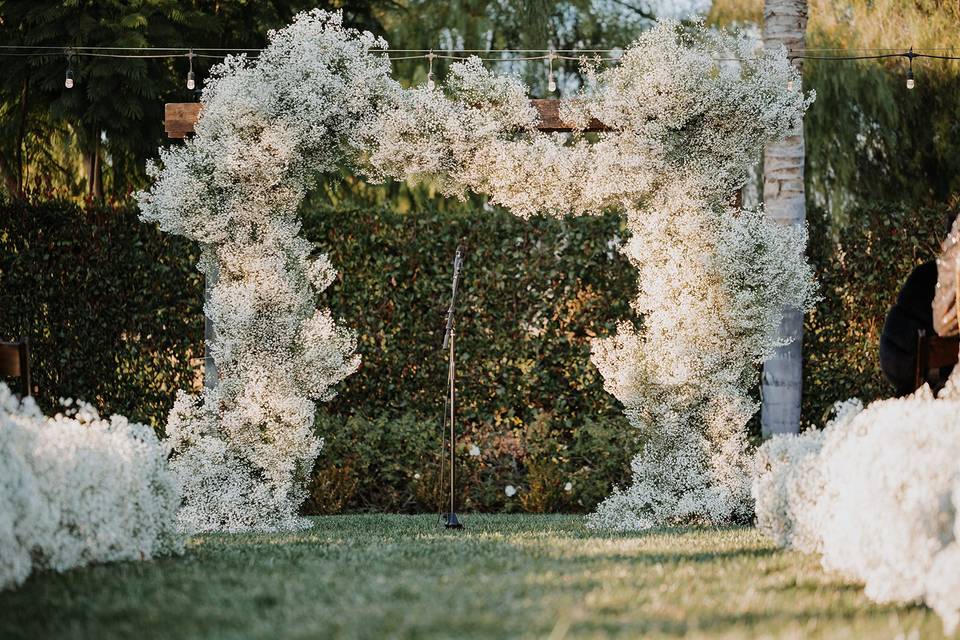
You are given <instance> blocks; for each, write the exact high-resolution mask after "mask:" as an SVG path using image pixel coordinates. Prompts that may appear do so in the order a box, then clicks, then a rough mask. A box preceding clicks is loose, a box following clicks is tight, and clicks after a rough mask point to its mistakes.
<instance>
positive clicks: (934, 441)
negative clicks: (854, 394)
mask: <svg viewBox="0 0 960 640" xmlns="http://www.w3.org/2000/svg"><path fill="white" fill-rule="evenodd" d="M753 495H754V498H755V499H756V513H757V526H758V528H759V529H760V530H761V531H763V532H764V533H766V534H767V535H768V536H769V537H770V538H771V539H772V540H774V541H775V542H776V543H778V544H780V545H782V546H786V547H791V548H795V549H799V550H801V551H804V552H807V553H819V554H821V555H822V563H823V566H824V568H826V569H828V570H831V571H835V572H838V573H840V574H842V575H843V576H846V577H848V578H850V579H852V580H856V581H858V582H862V583H863V584H864V588H865V592H866V595H867V596H868V597H869V598H871V599H872V600H875V601H876V602H880V603H888V602H925V603H926V604H927V605H929V606H930V607H932V608H933V609H934V610H935V611H936V612H937V613H938V614H939V615H940V616H941V617H942V618H943V622H944V627H945V629H946V632H947V633H953V631H954V630H955V629H956V628H957V625H958V622H960V518H958V517H957V514H958V511H960V385H958V384H957V380H956V376H955V377H954V380H952V381H951V383H950V384H949V386H948V388H946V389H944V391H942V392H941V397H940V398H938V399H934V398H933V396H932V394H930V392H929V390H928V389H927V388H926V387H924V388H923V389H921V390H920V391H918V392H917V393H916V394H914V395H913V396H911V397H908V398H902V399H895V400H884V401H880V402H875V403H872V404H871V405H869V406H868V407H867V408H866V409H863V407H862V405H860V404H859V403H856V402H848V403H846V404H845V405H844V406H843V407H842V408H841V411H840V412H839V415H838V416H837V418H835V419H834V420H833V421H831V422H830V423H829V424H828V425H827V427H826V428H825V429H824V430H823V431H822V432H820V431H814V432H807V433H805V434H801V435H799V436H777V437H774V438H773V439H771V440H770V441H769V442H767V443H765V444H764V445H763V446H762V447H761V448H760V449H759V451H758V452H757V458H756V468H755V475H754V481H753Z"/></svg>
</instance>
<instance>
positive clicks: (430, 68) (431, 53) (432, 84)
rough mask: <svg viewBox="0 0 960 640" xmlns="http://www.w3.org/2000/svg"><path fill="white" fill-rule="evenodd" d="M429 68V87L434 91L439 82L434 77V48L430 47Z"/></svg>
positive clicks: (428, 55)
mask: <svg viewBox="0 0 960 640" xmlns="http://www.w3.org/2000/svg"><path fill="white" fill-rule="evenodd" d="M427 61H428V65H429V67H428V69H427V89H429V90H430V91H433V90H434V89H436V88H437V83H436V82H435V81H434V79H433V49H430V53H428V54H427Z"/></svg>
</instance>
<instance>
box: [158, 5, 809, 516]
mask: <svg viewBox="0 0 960 640" xmlns="http://www.w3.org/2000/svg"><path fill="white" fill-rule="evenodd" d="M385 47H386V43H385V42H383V41H382V40H380V39H377V38H375V37H373V36H372V35H370V34H368V33H359V32H356V31H353V30H349V29H345V28H343V26H342V23H341V17H340V15H339V14H331V13H326V12H323V11H318V10H314V11H311V12H308V13H303V14H300V15H299V16H298V17H297V18H296V19H295V21H294V23H293V24H292V25H291V26H289V27H287V28H286V29H283V30H282V31H278V32H275V33H272V34H271V36H270V45H269V46H268V47H267V49H265V50H264V51H263V52H262V53H261V55H260V56H259V58H258V60H257V61H256V62H250V61H247V60H246V59H245V58H244V57H242V56H241V57H235V58H230V59H228V60H227V61H226V62H225V63H224V64H223V65H221V66H220V67H219V68H218V69H217V70H216V71H215V73H214V77H213V78H212V79H211V81H210V82H208V84H207V86H206V88H205V90H204V93H203V103H204V108H203V111H202V113H201V117H200V120H199V122H198V123H197V128H196V130H197V135H196V137H195V138H194V139H192V140H189V141H187V142H186V144H184V145H183V146H179V147H176V148H173V149H169V150H165V151H162V152H161V161H162V164H163V166H162V168H159V167H155V168H154V173H153V175H154V176H155V177H156V182H155V184H154V185H153V187H152V188H151V190H150V191H148V192H145V193H141V194H140V195H139V198H140V206H141V211H142V217H143V219H144V220H147V221H155V222H157V223H159V225H160V227H161V228H162V229H164V230H166V231H169V232H171V233H177V234H180V235H183V236H186V237H188V238H191V239H193V240H196V241H198V242H201V243H203V244H204V246H205V251H204V259H203V261H202V262H201V269H202V270H203V271H204V273H205V274H206V275H207V276H208V277H211V278H213V277H214V275H215V274H217V273H219V280H218V281H217V284H216V285H215V286H214V288H213V295H212V300H211V302H210V304H209V305H208V306H207V309H206V311H207V313H208V315H209V316H210V317H211V318H212V319H213V320H214V321H215V323H216V325H217V332H218V338H217V340H216V342H215V343H214V344H212V345H211V353H212V355H213V357H214V358H215V360H216V362H217V366H218V368H219V370H220V375H221V377H220V381H219V384H218V385H217V387H216V388H215V389H213V390H211V391H207V392H205V393H204V395H203V396H202V397H200V398H190V397H188V396H182V397H181V398H180V399H178V401H177V405H176V407H175V408H174V410H173V412H172V414H171V418H170V424H169V426H168V432H169V433H170V434H171V437H172V438H173V446H174V452H175V453H174V456H175V457H174V461H173V465H174V468H175V469H177V471H178V473H179V474H180V475H181V476H182V478H183V482H184V491H185V500H186V508H185V509H184V510H183V512H182V513H181V522H182V524H183V526H184V527H185V528H188V529H191V530H196V529H201V530H209V529H226V530H239V529H250V528H253V529H275V528H285V527H295V526H298V520H297V518H296V516H295V514H296V509H297V507H298V505H299V504H300V502H301V501H302V498H303V485H304V481H305V478H306V475H307V473H308V472H309V470H310V466H311V465H312V463H313V460H314V458H315V457H316V456H317V454H318V452H319V449H320V441H319V439H318V438H317V437H316V436H314V434H313V432H312V423H313V411H314V404H313V401H314V400H324V399H326V398H328V397H330V395H331V388H332V386H333V385H334V384H336V383H337V382H338V381H340V380H342V379H343V378H344V377H346V376H347V375H349V374H350V373H351V372H352V371H354V370H355V369H356V367H357V366H358V364H359V360H358V357H357V356H355V355H354V354H353V350H354V338H353V335H352V334H351V333H350V332H349V331H347V330H345V329H343V328H341V327H339V326H338V325H336V324H335V323H334V322H333V320H332V319H331V318H330V315H329V313H328V312H327V311H326V310H319V311H318V310H317V309H316V302H317V297H318V295H319V294H320V293H321V292H322V291H323V289H324V288H325V287H326V286H327V284H329V282H330V280H331V279H332V277H333V271H332V268H331V266H330V264H329V261H328V260H327V259H326V257H325V256H323V255H320V256H319V257H318V258H312V257H311V251H312V247H311V246H310V245H309V243H307V242H306V241H305V240H304V239H303V238H301V237H300V236H299V235H298V233H299V222H298V221H297V217H296V210H297V206H298V205H299V203H300V201H301V200H302V198H303V197H304V195H305V194H306V193H307V191H308V190H309V189H310V187H311V186H312V184H313V180H314V177H315V176H316V175H317V173H319V172H324V171H334V170H339V168H340V167H343V166H346V167H348V168H350V169H352V170H354V171H356V172H358V173H361V174H363V175H365V176H367V177H368V178H369V179H371V180H374V181H379V180H386V179H410V180H417V179H425V180H430V181H432V182H433V183H434V184H436V185H437V186H438V187H439V188H440V190H441V192H442V193H443V194H444V195H447V196H452V197H463V196H464V195H465V194H466V193H467V192H471V191H472V192H475V193H480V194H485V195H487V196H489V198H490V201H491V202H492V203H494V204H498V205H502V206H504V207H506V208H508V209H510V210H511V211H513V212H514V213H515V214H517V215H520V216H530V215H534V214H549V215H557V216H560V215H583V214H590V213H596V212H599V211H601V210H605V209H611V208H613V209H618V210H621V211H623V212H624V213H625V215H626V219H627V223H628V226H629V227H630V230H631V232H632V239H631V240H630V242H629V243H628V244H627V246H626V247H625V249H624V250H625V252H626V253H627V255H628V256H629V257H630V259H631V261H632V262H633V263H634V264H635V265H636V267H637V269H638V272H639V281H640V294H639V296H638V298H637V299H636V300H635V304H634V306H635V308H636V310H637V312H638V313H639V314H640V316H641V317H642V325H641V327H640V328H639V329H634V328H631V327H627V326H625V327H623V328H622V329H621V330H620V332H619V334H618V335H617V336H616V337H614V338H611V339H609V340H603V341H598V342H597V343H596V344H595V346H594V361H595V362H596V364H597V366H598V368H599V369H600V371H601V372H602V373H603V375H604V377H605V379H606V384H607V388H608V389H609V390H610V391H611V393H613V394H615V395H616V396H617V397H618V398H619V399H620V400H621V401H622V402H623V403H624V405H625V406H626V409H627V415H628V416H629V418H630V420H631V422H632V423H633V425H634V426H635V427H637V428H640V429H643V430H644V431H645V432H646V433H647V435H648V440H647V444H646V446H645V448H644V450H643V452H641V453H640V454H639V455H638V456H637V458H636V459H635V460H634V464H633V467H634V471H635V475H636V478H635V482H634V484H633V486H631V487H630V488H628V489H626V490H624V491H618V492H617V493H616V494H615V495H614V496H612V497H611V499H610V500H609V501H607V502H606V503H604V505H602V506H601V508H600V510H599V511H598V512H597V514H595V515H594V517H592V518H591V520H590V522H591V524H593V525H594V526H599V527H614V528H639V527H647V526H651V525H655V524H660V523H665V522H676V521H681V520H683V521H690V520H701V521H710V522H724V521H728V520H730V519H732V518H743V517H745V516H746V514H748V513H749V512H750V510H751V505H750V500H749V471H748V469H749V457H748V456H747V454H746V440H745V437H744V426H745V424H746V421H747V419H748V418H749V416H750V415H751V414H752V413H753V412H754V411H755V410H756V407H755V406H754V405H753V403H752V402H751V401H750V399H749V396H748V394H747V390H748V388H749V387H750V384H751V382H752V379H753V377H754V375H755V372H754V364H755V363H756V362H757V361H759V360H761V359H762V358H764V357H765V356H766V355H768V354H769V353H770V352H771V350H772V349H773V348H774V347H775V346H776V345H777V335H776V329H777V326H778V324H779V320H780V316H781V309H782V308H783V307H785V306H793V307H801V308H802V307H806V306H807V305H808V304H809V302H810V299H811V297H812V293H811V292H812V288H813V287H812V282H811V275H810V270H809V268H808V266H807V264H806V261H805V259H804V256H803V249H804V244H805V241H806V233H805V230H804V229H802V228H796V229H794V228H784V227H779V226H777V225H775V224H773V223H770V222H768V221H767V220H765V219H764V217H763V216H762V214H760V213H758V212H752V211H741V210H737V209H734V208H733V207H731V206H730V204H729V201H730V198H731V196H732V195H733V194H734V192H735V191H736V190H737V189H739V188H740V187H741V186H743V184H744V183H745V181H746V180H747V176H748V174H749V170H750V169H751V167H752V166H753V164H754V161H755V158H756V157H757V155H758V153H759V151H760V149H761V147H762V145H763V143H764V142H765V141H767V140H769V139H773V138H777V137H780V136H782V135H784V134H785V133H786V132H787V131H788V130H789V129H790V128H791V127H792V126H793V125H794V124H795V123H796V122H797V120H798V119H799V118H800V117H801V116H802V114H803V111H804V110H805V109H806V107H807V106H808V105H809V103H810V101H811V100H812V97H808V96H804V95H803V94H801V93H799V92H797V91H791V90H789V89H788V86H789V85H790V83H791V81H793V82H794V83H796V85H799V77H798V76H797V73H796V71H795V70H794V69H793V67H792V66H791V65H790V64H789V63H788V61H787V59H786V57H785V55H784V53H783V52H782V51H781V52H778V53H769V52H765V51H754V50H753V49H752V48H749V47H748V46H747V45H746V44H745V43H744V42H743V41H742V40H740V39H737V38H734V37H732V36H729V35H723V34H715V33H713V32H711V31H708V30H706V29H705V28H703V26H702V25H699V26H694V27H692V28H689V29H688V28H684V27H681V26H680V25H679V24H678V23H676V22H670V21H666V22H663V23H661V24H660V25H658V26H657V27H656V28H654V29H652V30H651V31H649V32H647V33H645V34H643V35H642V36H641V37H640V38H639V39H638V41H637V42H636V43H634V44H633V45H632V46H630V47H628V48H627V49H626V51H625V52H624V54H623V57H622V59H621V61H620V63H619V64H618V65H616V66H615V67H613V68H611V69H609V70H607V71H603V72H600V73H591V74H590V82H589V83H588V86H587V87H586V88H585V89H584V91H583V92H582V93H581V95H579V96H578V97H577V100H576V101H575V102H573V103H570V104H568V105H567V106H566V107H565V108H564V112H563V115H564V116H565V117H566V118H567V119H569V120H570V121H572V122H575V123H578V124H579V125H581V126H582V125H583V124H585V123H586V122H588V120H589V118H590V117H595V118H598V119H600V120H601V121H602V122H604V123H606V124H607V125H609V126H610V127H612V129H613V130H612V131H611V132H609V133H604V134H602V135H600V136H599V140H598V141H596V142H594V141H591V140H588V139H587V138H586V137H585V136H582V135H577V134H574V135H572V136H564V135H548V134H544V133H540V132H539V131H537V129H536V126H537V117H538V116H537V112H536V110H535V109H533V108H532V107H531V105H530V103H529V100H528V97H527V93H528V92H527V88H526V87H525V86H524V85H523V84H522V83H521V82H519V81H518V80H516V79H514V78H510V77H504V76H498V75H495V74H494V73H492V72H490V71H489V70H487V69H485V68H484V67H483V65H482V63H481V62H480V60H478V59H476V58H474V59H470V60H468V61H465V62H462V63H458V64H454V65H452V67H451V68H450V71H449V74H448V77H447V82H446V86H445V87H444V88H442V89H440V88H438V89H435V90H431V89H429V88H427V87H417V88H412V89H404V88H402V87H401V86H400V85H399V84H398V83H397V82H395V81H394V80H393V79H392V78H390V63H389V61H388V60H387V59H386V57H385V56H383V55H381V54H380V53H379V50H380V49H382V48H385ZM731 56H735V57H740V58H742V59H743V61H742V63H741V64H739V65H730V64H725V63H720V62H717V61H716V58H729V57H731ZM532 304H536V301H532Z"/></svg>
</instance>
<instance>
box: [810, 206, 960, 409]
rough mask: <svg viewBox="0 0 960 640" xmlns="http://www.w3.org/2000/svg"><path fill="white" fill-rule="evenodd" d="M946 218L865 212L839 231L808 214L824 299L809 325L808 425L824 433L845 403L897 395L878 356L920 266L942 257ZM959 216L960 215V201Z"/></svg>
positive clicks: (934, 212)
mask: <svg viewBox="0 0 960 640" xmlns="http://www.w3.org/2000/svg"><path fill="white" fill-rule="evenodd" d="M947 211H948V208H947V207H938V208H924V207H920V208H915V209H909V208H905V207H902V206H897V205H882V206H874V207H866V208H863V209H856V210H852V211H850V215H849V216H848V220H847V221H846V222H845V223H843V224H841V225H839V226H837V225H836V224H835V222H834V221H833V220H832V218H831V216H830V215H829V214H828V213H827V212H825V211H823V210H814V211H812V212H811V213H810V214H809V224H810V247H809V250H808V253H809V256H810V260H811V262H812V263H813V265H814V269H815V272H816V277H817V279H818V280H819V282H820V293H821V295H822V296H823V299H822V300H821V301H820V303H819V304H818V305H817V307H816V309H815V310H814V311H813V312H812V313H811V314H809V315H808V316H807V321H806V326H805V332H806V334H805V336H804V345H803V347H804V359H805V362H804V380H803V386H804V398H803V416H804V422H805V423H807V424H809V425H819V426H823V423H824V418H825V416H826V414H827V413H828V411H829V409H830V407H831V405H832V404H833V403H834V402H836V401H838V400H846V399H847V398H851V397H859V398H861V399H862V400H864V401H870V400H874V399H877V398H884V397H890V396H891V395H892V394H893V387H892V386H891V385H890V384H889V383H888V382H887V381H886V379H885V378H884V377H883V374H882V373H881V371H880V362H879V355H878V354H879V348H880V347H879V345H880V333H881V331H882V330H883V323H884V319H885V317H886V314H887V311H888V310H889V309H890V307H891V306H893V303H894V302H895V301H896V297H897V293H898V292H899V290H900V287H901V286H902V285H903V283H904V281H905V280H906V279H907V276H908V275H910V272H911V271H912V270H913V269H914V267H916V266H917V265H919V264H921V263H923V262H926V261H928V260H932V259H934V258H935V257H936V256H937V253H938V251H939V245H940V242H941V241H942V239H943V237H944V236H945V235H946V227H945V220H946V218H947V215H948V214H947ZM952 211H953V212H954V213H958V212H960V201H955V202H954V204H953V207H952Z"/></svg>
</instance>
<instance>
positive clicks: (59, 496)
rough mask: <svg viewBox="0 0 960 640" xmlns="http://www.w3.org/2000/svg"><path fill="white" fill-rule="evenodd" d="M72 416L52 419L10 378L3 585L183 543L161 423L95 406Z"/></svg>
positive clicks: (1, 492) (1, 533)
mask: <svg viewBox="0 0 960 640" xmlns="http://www.w3.org/2000/svg"><path fill="white" fill-rule="evenodd" d="M68 404H72V402H69V403H68ZM69 413H70V414H71V415H70V416H64V415H61V414H57V415H56V416H55V417H53V418H45V417H44V416H43V415H42V414H41V413H40V411H39V409H38V408H37V406H36V404H34V402H33V401H32V399H30V398H27V399H26V400H24V401H23V403H20V402H18V401H17V400H16V398H15V397H14V396H13V395H12V394H11V393H10V390H9V389H8V388H7V386H6V385H5V384H3V383H0V459H2V460H3V464H2V465H0V589H2V588H6V587H9V586H12V585H18V584H20V583H22V582H23V581H24V580H25V579H26V578H27V576H28V575H29V574H30V573H31V571H33V570H34V569H55V570H57V571H64V570H66V569H70V568H72V567H78V566H81V565H86V564H90V563H94V562H107V561H112V560H144V559H149V558H152V557H154V556H156V555H159V554H164V553H169V552H176V551H179V550H181V549H182V541H181V540H180V538H179V537H178V535H177V534H176V532H175V529H174V518H175V515H176V512H177V509H178V508H179V507H180V494H179V488H178V486H177V484H176V482H175V480H174V477H173V475H172V474H171V473H170V470H169V468H168V467H167V453H168V451H167V448H166V447H165V446H163V445H161V444H160V442H159V441H158V440H157V436H156V434H155V433H154V432H153V430H152V429H151V428H150V427H147V426H144V425H141V424H133V423H130V422H127V419H126V418H124V417H123V416H119V415H114V416H113V417H112V418H111V419H109V420H101V419H100V417H99V416H98V415H97V413H96V411H95V410H93V408H92V407H90V406H89V405H84V404H79V403H78V404H77V406H76V407H75V408H74V409H73V410H72V411H70V412H69Z"/></svg>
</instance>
